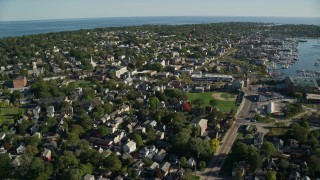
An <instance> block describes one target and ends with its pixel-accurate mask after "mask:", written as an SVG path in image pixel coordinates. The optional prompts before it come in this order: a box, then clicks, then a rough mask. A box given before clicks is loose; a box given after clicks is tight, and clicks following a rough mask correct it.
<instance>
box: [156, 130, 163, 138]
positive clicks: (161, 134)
mask: <svg viewBox="0 0 320 180" xmlns="http://www.w3.org/2000/svg"><path fill="white" fill-rule="evenodd" d="M156 136H157V139H160V140H161V139H164V132H161V131H157V132H156Z"/></svg>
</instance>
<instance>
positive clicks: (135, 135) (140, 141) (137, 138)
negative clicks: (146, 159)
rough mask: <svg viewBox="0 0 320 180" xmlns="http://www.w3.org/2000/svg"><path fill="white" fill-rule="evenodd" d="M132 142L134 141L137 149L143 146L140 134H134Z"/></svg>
mask: <svg viewBox="0 0 320 180" xmlns="http://www.w3.org/2000/svg"><path fill="white" fill-rule="evenodd" d="M133 140H134V142H136V144H137V146H138V147H141V146H142V145H143V141H142V137H141V135H140V134H138V133H134V134H133Z"/></svg>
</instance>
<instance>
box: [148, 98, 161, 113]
mask: <svg viewBox="0 0 320 180" xmlns="http://www.w3.org/2000/svg"><path fill="white" fill-rule="evenodd" d="M159 102H160V101H159V99H158V98H157V97H151V98H150V102H149V103H150V109H151V110H156V109H157V107H158V103H159Z"/></svg>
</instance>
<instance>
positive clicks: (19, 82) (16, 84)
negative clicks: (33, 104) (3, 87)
mask: <svg viewBox="0 0 320 180" xmlns="http://www.w3.org/2000/svg"><path fill="white" fill-rule="evenodd" d="M12 84H13V88H23V87H26V85H27V78H26V77H25V76H19V77H17V78H16V79H14V80H13V81H12Z"/></svg>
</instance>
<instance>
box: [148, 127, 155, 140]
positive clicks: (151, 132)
mask: <svg viewBox="0 0 320 180" xmlns="http://www.w3.org/2000/svg"><path fill="white" fill-rule="evenodd" d="M156 133H157V131H156V130H155V129H153V128H148V129H147V139H148V140H149V141H154V140H156V138H157V134H156Z"/></svg>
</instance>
